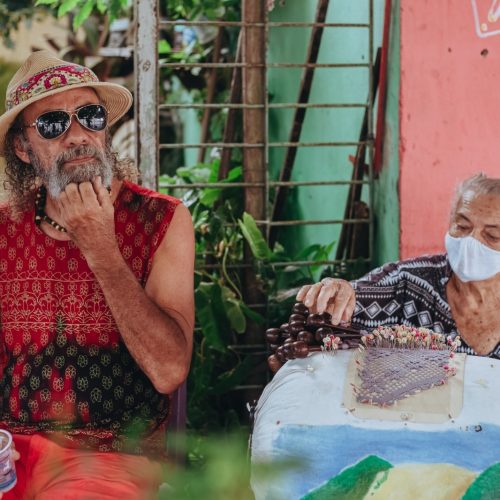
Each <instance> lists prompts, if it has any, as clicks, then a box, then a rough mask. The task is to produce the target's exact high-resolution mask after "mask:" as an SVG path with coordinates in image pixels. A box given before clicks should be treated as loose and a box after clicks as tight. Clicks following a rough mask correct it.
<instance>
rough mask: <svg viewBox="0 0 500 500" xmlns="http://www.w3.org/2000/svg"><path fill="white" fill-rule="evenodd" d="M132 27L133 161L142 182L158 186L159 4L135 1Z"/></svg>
mask: <svg viewBox="0 0 500 500" xmlns="http://www.w3.org/2000/svg"><path fill="white" fill-rule="evenodd" d="M134 3H135V9H134V17H135V22H136V28H135V54H134V67H135V96H134V97H135V108H134V109H135V120H136V131H137V133H136V161H137V166H138V167H139V171H140V173H141V180H142V184H143V185H144V186H146V187H148V188H150V189H155V190H156V189H158V164H159V161H158V137H159V134H158V3H157V0H137V1H136V2H134Z"/></svg>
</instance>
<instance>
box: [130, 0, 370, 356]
mask: <svg viewBox="0 0 500 500" xmlns="http://www.w3.org/2000/svg"><path fill="white" fill-rule="evenodd" d="M330 3H332V4H333V2H330ZM328 4H329V2H328V1H327V0H318V6H317V12H316V22H272V21H269V19H268V13H267V10H266V1H264V0H242V9H241V11H242V19H241V20H240V21H223V20H196V21H186V20H181V21H179V20H166V19H160V16H159V13H158V7H157V4H156V2H155V1H154V0H137V1H136V2H135V6H136V8H135V16H136V53H135V67H136V82H137V83H136V120H137V128H138V141H137V158H138V163H139V167H140V170H141V173H142V178H143V183H144V184H145V185H147V186H148V187H151V188H153V189H158V188H159V187H164V186H159V184H158V178H159V172H158V165H159V163H160V156H161V154H162V151H173V150H181V151H185V150H187V149H193V148H194V149H196V150H198V151H201V153H200V155H201V156H199V157H201V158H203V157H204V156H205V155H206V154H207V151H208V150H209V149H214V148H218V149H219V150H220V151H221V155H222V156H224V155H226V156H227V155H229V156H230V154H231V153H230V151H231V150H233V149H238V150H239V151H240V153H241V154H242V157H243V170H244V180H243V181H242V182H230V183H226V182H224V183H223V182H220V181H219V182H213V183H210V184H206V183H194V184H189V185H185V186H183V185H176V186H175V188H176V189H186V190H187V189H193V188H205V187H211V188H218V187H219V188H228V187H239V188H241V189H243V190H244V191H245V193H246V195H245V197H246V204H245V209H246V211H247V212H249V213H250V214H251V215H253V216H254V218H255V219H256V222H257V224H258V225H259V226H260V227H261V228H262V231H263V234H264V235H265V236H266V238H267V240H268V241H269V242H270V243H271V244H272V243H273V242H274V241H276V239H277V235H278V231H279V230H283V228H286V227H299V226H313V225H324V226H332V225H341V226H342V228H343V230H342V234H341V238H340V239H341V241H340V243H341V244H343V245H347V244H348V240H349V238H352V231H353V230H354V227H355V226H359V225H365V226H366V225H367V226H368V227H369V253H368V255H367V256H365V257H364V258H363V260H364V261H365V262H366V263H369V262H370V261H371V256H372V255H373V211H372V210H369V213H368V215H367V216H366V217H357V216H355V215H354V212H353V211H352V207H351V210H347V209H346V211H345V215H344V217H340V218H329V217H325V218H322V219H316V218H315V219H311V218H303V219H294V220H287V219H286V217H285V213H284V206H285V205H284V201H283V200H284V199H285V198H286V196H287V194H288V193H289V192H290V191H291V190H294V189H298V188H301V187H308V188H314V187H317V188H323V189H324V188H325V187H334V186H337V187H338V186H344V187H345V190H346V192H348V198H349V199H352V200H354V199H359V197H360V190H361V189H363V187H365V191H366V196H365V197H366V198H367V203H368V206H370V207H371V206H372V205H373V204H372V199H373V193H372V186H373V172H372V161H373V153H374V151H373V147H374V141H373V136H374V133H373V104H374V98H375V92H376V80H375V79H376V72H377V71H376V60H375V57H374V34H373V25H374V12H373V10H374V7H373V0H366V4H367V11H368V19H367V20H366V22H361V23H333V22H326V21H325V19H326V11H327V8H328ZM331 7H333V6H331ZM152 19H153V20H154V23H153V24H155V25H156V29H155V30H154V32H153V33H152V31H151V25H152V22H151V20H152ZM180 25H182V26H186V27H215V28H217V29H219V30H221V29H231V30H239V31H240V33H243V36H242V37H241V40H240V44H241V53H240V54H235V55H234V57H233V59H234V60H232V61H228V62H220V61H219V60H218V54H216V57H215V60H214V61H212V62H206V61H205V62H181V61H179V62H177V61H175V62H167V63H161V64H159V63H158V57H157V44H158V39H159V32H160V30H162V29H172V28H173V27H175V26H180ZM296 28H310V29H311V40H310V45H309V48H308V56H307V58H306V61H304V62H302V63H296V62H289V61H281V62H272V61H269V60H268V40H269V33H270V30H291V29H296ZM325 30H344V32H347V31H350V30H366V31H367V32H368V37H367V39H368V47H367V54H368V57H367V61H366V62H359V61H351V62H338V61H328V62H317V55H318V50H319V46H320V43H321V37H322V34H323V32H324V31H325ZM215 43H217V40H215V41H214V44H215ZM162 68H169V69H182V70H186V71H191V70H193V69H195V68H196V69H198V70H206V71H212V72H216V71H228V70H232V71H233V80H234V78H235V75H236V71H240V72H241V75H240V78H241V79H242V83H241V85H242V93H241V95H242V101H241V102H237V101H238V100H237V99H233V100H232V101H231V96H229V102H225V103H216V102H204V103H184V102H175V103H169V104H159V103H158V96H159V91H158V85H159V81H158V78H159V77H158V75H159V72H160V71H161V69H162ZM335 68H364V69H365V70H367V80H368V81H367V84H368V95H367V96H366V100H364V101H363V102H347V103H343V102H338V103H335V102H324V103H314V102H308V101H309V99H308V91H309V90H310V85H311V81H312V78H313V77H314V79H320V78H321V77H322V76H321V71H320V70H323V69H335ZM270 69H272V70H278V69H280V70H282V71H289V70H291V69H295V70H297V69H300V70H302V82H301V88H300V95H299V98H298V100H297V102H274V101H272V102H270V96H269V92H268V88H267V83H268V82H267V76H268V71H269V70H270ZM307 86H309V89H308V88H307ZM212 90H213V89H212ZM165 109H170V110H198V111H203V112H204V113H207V111H209V112H210V111H219V110H226V111H227V119H228V120H230V119H231V112H242V114H243V117H242V120H243V128H244V131H245V132H244V136H243V139H244V140H243V141H229V142H224V141H222V142H221V141H214V142H212V141H210V140H203V139H201V140H200V141H199V142H196V143H191V142H188V141H185V140H182V141H178V142H175V143H161V142H160V140H159V112H160V111H162V110H165ZM286 109H288V110H291V112H293V113H294V118H293V119H292V121H291V128H292V130H291V131H290V135H289V139H288V140H280V141H269V140H268V137H269V134H268V129H269V113H270V111H271V110H286ZM312 109H323V110H328V109H344V110H350V109H352V110H363V111H364V112H365V118H364V123H360V129H361V128H364V131H363V134H360V139H359V140H357V141H345V140H331V141H302V140H301V139H300V136H301V128H302V125H303V122H304V115H305V113H306V112H307V111H308V110H312ZM206 116H209V115H206ZM232 119H233V120H234V115H233V117H232ZM205 121H206V120H205ZM205 130H206V123H205ZM204 135H206V134H204ZM275 148H284V149H285V150H286V154H285V159H284V160H283V165H279V167H280V168H281V171H280V175H278V176H276V175H275V176H271V174H270V168H269V167H270V166H269V156H270V151H271V150H273V149H275ZM300 148H351V150H352V152H353V154H355V155H356V158H355V162H357V164H358V165H357V168H358V172H357V173H354V174H353V176H352V178H351V180H339V179H332V178H330V179H322V180H311V179H309V180H307V179H306V180H302V181H297V180H293V175H292V174H291V171H292V169H293V167H294V161H295V155H296V153H297V151H298V150H299V149H300ZM365 163H366V168H365ZM250 167H251V168H250ZM355 167H356V165H355ZM271 195H273V199H272V196H271ZM352 200H351V201H352ZM342 240H343V243H342ZM351 253H352V252H351ZM342 262H347V263H349V262H359V259H357V258H355V257H352V255H349V251H347V250H346V251H343V253H342V252H340V251H339V249H337V255H336V257H335V258H329V259H325V260H323V261H321V262H319V264H321V265H335V264H340V263H342ZM291 264H293V265H295V266H309V265H311V264H318V262H313V261H311V260H308V259H303V260H299V261H296V262H275V263H273V265H274V266H276V267H284V266H289V265H291ZM213 266H214V265H213V264H210V263H208V264H207V265H206V267H207V268H210V267H213ZM232 267H233V268H241V269H242V270H243V271H244V272H246V273H248V274H247V275H246V279H247V280H249V283H250V286H249V288H252V274H253V272H252V264H251V263H250V262H249V259H248V258H247V260H246V261H243V262H241V263H239V264H235V265H233V266H232ZM250 300H251V302H252V301H253V304H254V305H255V306H257V307H259V306H260V307H262V306H263V305H265V304H263V301H262V297H259V296H258V294H257V295H255V296H253V297H250ZM262 340H263V337H262V334H261V332H254V334H251V335H250V336H249V337H247V339H246V344H247V347H251V346H257V348H259V349H261V346H262ZM261 350H262V349H261Z"/></svg>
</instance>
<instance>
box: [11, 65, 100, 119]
mask: <svg viewBox="0 0 500 500" xmlns="http://www.w3.org/2000/svg"><path fill="white" fill-rule="evenodd" d="M98 81H99V79H98V78H97V76H96V75H95V73H94V72H93V71H92V70H90V69H89V68H86V67H85V66H79V65H76V64H68V65H62V66H55V67H53V68H49V69H46V70H44V71H41V72H39V73H37V74H36V75H33V76H32V77H31V78H30V79H29V80H28V81H26V82H24V83H22V84H21V85H19V86H18V87H16V88H15V89H14V90H13V91H12V92H11V93H10V95H9V96H8V97H7V100H6V103H5V106H6V109H7V111H9V110H10V109H12V108H13V107H14V106H17V105H18V104H19V103H21V102H24V101H27V100H28V99H31V98H32V97H34V96H36V95H38V94H41V93H44V92H47V91H48V90H54V89H57V88H59V87H63V86H66V85H77V84H79V83H88V82H98Z"/></svg>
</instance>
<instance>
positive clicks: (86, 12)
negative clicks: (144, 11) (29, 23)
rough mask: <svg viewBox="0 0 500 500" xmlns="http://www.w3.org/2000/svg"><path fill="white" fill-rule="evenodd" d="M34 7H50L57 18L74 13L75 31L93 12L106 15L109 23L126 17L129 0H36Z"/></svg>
mask: <svg viewBox="0 0 500 500" xmlns="http://www.w3.org/2000/svg"><path fill="white" fill-rule="evenodd" d="M35 5H36V6H40V5H46V6H48V7H50V8H51V9H52V10H54V11H57V17H59V18H60V17H63V16H66V15H68V14H69V13H73V12H74V13H75V16H74V17H73V29H74V30H77V29H78V28H79V27H80V26H81V25H82V24H83V22H84V21H85V20H86V19H87V18H88V17H89V16H90V15H91V14H92V12H94V11H95V12H96V13H98V14H100V15H103V14H107V16H108V18H109V21H113V20H114V19H117V18H118V17H120V16H122V15H128V12H129V10H130V6H131V2H130V0H36V3H35Z"/></svg>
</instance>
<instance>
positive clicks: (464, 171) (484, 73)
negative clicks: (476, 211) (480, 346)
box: [399, 0, 500, 258]
mask: <svg viewBox="0 0 500 500" xmlns="http://www.w3.org/2000/svg"><path fill="white" fill-rule="evenodd" d="M477 3H478V4H479V5H480V6H482V8H483V11H482V12H481V13H480V14H483V17H484V8H486V9H488V8H489V7H490V6H491V4H492V3H493V2H492V0H486V1H481V0H477ZM400 5H401V87H400V152H399V157H400V158H399V159H400V180H399V182H400V185H399V189H400V202H401V212H400V213H401V222H400V223H401V234H400V256H401V258H407V257H411V256H415V255H420V254H423V253H433V252H440V251H442V250H443V248H444V247H443V238H444V234H445V232H446V229H447V222H448V212H449V201H450V198H451V196H452V193H453V189H454V187H455V185H456V184H457V182H458V181H460V180H461V179H464V178H465V177H467V176H469V175H471V174H473V173H475V172H477V171H483V172H485V173H487V174H489V175H493V176H496V177H500V34H496V35H493V36H490V37H488V38H480V37H479V36H478V35H477V34H476V31H475V24H474V15H473V9H472V5H471V1H470V0H418V1H415V0H400ZM485 5H486V7H484V6H485ZM495 24H496V25H497V26H496V29H498V30H500V21H497V23H495Z"/></svg>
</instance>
